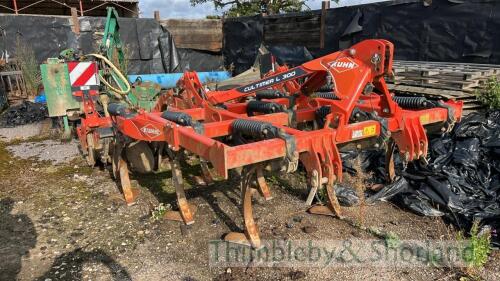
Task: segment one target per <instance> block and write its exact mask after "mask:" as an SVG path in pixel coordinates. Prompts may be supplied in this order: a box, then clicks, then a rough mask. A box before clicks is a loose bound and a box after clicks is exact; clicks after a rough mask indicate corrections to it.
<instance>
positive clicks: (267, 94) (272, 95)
mask: <svg viewBox="0 0 500 281" xmlns="http://www.w3.org/2000/svg"><path fill="white" fill-rule="evenodd" d="M285 96H286V95H285V94H284V93H282V92H280V91H278V90H274V89H266V90H262V91H258V92H257V93H256V94H255V98H256V99H257V100H261V99H268V100H270V99H278V98H283V97H285Z"/></svg>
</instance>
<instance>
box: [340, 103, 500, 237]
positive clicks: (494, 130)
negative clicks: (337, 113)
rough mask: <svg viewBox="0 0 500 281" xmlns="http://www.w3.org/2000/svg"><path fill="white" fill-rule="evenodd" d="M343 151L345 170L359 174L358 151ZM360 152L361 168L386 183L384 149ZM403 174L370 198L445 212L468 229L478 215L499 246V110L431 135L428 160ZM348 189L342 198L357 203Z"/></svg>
mask: <svg viewBox="0 0 500 281" xmlns="http://www.w3.org/2000/svg"><path fill="white" fill-rule="evenodd" d="M342 156H343V161H344V165H345V166H346V167H345V171H347V172H349V173H351V174H355V173H356V170H355V169H354V168H353V167H352V162H353V161H352V160H353V159H354V158H355V157H356V156H357V153H356V152H347V153H343V154H342ZM360 157H361V163H362V164H361V168H362V169H363V170H365V171H370V172H374V175H375V181H378V182H382V181H383V178H384V177H383V175H384V173H385V171H384V168H380V167H383V164H382V163H383V162H384V159H385V158H384V155H383V152H375V151H365V152H363V153H361V154H360ZM396 163H397V162H396ZM399 174H400V177H398V179H397V180H396V181H395V182H394V183H393V184H390V185H386V186H385V187H384V188H382V189H381V190H380V191H378V192H376V193H374V194H369V195H368V199H367V202H369V203H370V202H375V201H377V200H391V201H393V202H395V203H397V204H399V205H401V206H404V207H406V208H408V209H410V210H412V211H413V212H415V213H417V214H420V215H424V216H443V217H444V218H445V219H446V220H447V221H449V222H451V223H453V224H454V225H456V226H458V227H459V228H461V229H466V230H468V229H469V228H470V226H471V225H472V222H473V221H474V220H480V221H481V223H482V225H483V226H489V227H490V228H491V229H492V241H493V244H495V245H496V246H500V238H499V236H498V231H500V111H493V112H490V113H487V114H480V113H471V114H469V115H468V116H466V117H464V118H463V120H462V122H460V123H459V124H457V125H456V126H455V128H454V129H453V131H452V132H451V133H448V134H446V135H444V136H443V137H438V138H433V139H431V141H430V144H429V163H428V164H427V165H423V164H420V162H418V161H415V162H411V163H409V164H408V167H407V168H406V169H404V170H403V169H401V168H400V169H399ZM341 191H342V189H341ZM351 192H353V191H351ZM344 194H346V193H345V191H342V192H340V196H342V197H343V198H341V199H339V200H340V201H341V202H343V201H344V203H345V201H348V202H347V203H348V204H347V205H353V204H355V203H356V201H355V200H356V197H352V195H353V194H352V193H351V194H348V195H349V197H346V196H345V195H344ZM354 195H355V194H354ZM353 200H354V201H353Z"/></svg>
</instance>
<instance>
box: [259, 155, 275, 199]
mask: <svg viewBox="0 0 500 281" xmlns="http://www.w3.org/2000/svg"><path fill="white" fill-rule="evenodd" d="M256 176H257V186H258V188H259V193H260V194H261V195H262V197H264V199H265V200H266V201H268V200H271V199H273V196H272V195H271V191H270V190H269V186H268V185H267V182H266V179H265V178H264V165H262V164H261V165H258V167H257V168H256Z"/></svg>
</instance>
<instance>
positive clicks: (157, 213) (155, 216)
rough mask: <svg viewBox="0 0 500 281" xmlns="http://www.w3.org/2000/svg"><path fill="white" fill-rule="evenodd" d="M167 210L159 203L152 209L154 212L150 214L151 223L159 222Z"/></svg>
mask: <svg viewBox="0 0 500 281" xmlns="http://www.w3.org/2000/svg"><path fill="white" fill-rule="evenodd" d="M167 211H168V208H167V206H165V204H163V203H160V204H158V206H156V207H155V208H154V210H153V211H152V212H151V220H152V221H159V220H161V219H162V218H163V217H164V216H165V213H167Z"/></svg>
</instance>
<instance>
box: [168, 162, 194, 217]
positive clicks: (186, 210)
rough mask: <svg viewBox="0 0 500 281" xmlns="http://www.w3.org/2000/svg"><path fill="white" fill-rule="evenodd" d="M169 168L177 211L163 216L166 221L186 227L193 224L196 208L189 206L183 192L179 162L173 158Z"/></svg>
mask: <svg viewBox="0 0 500 281" xmlns="http://www.w3.org/2000/svg"><path fill="white" fill-rule="evenodd" d="M170 166H171V169H172V183H173V185H174V187H175V194H176V196H177V205H178V207H179V211H168V212H167V213H166V214H165V219H166V220H173V221H182V222H184V223H185V224H187V225H190V224H193V223H194V218H193V217H194V214H195V213H196V208H195V207H194V206H190V205H189V203H188V201H187V199H186V193H185V192H184V182H183V179H182V171H181V167H180V164H179V160H178V159H177V158H174V159H172V160H171V161H170Z"/></svg>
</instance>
